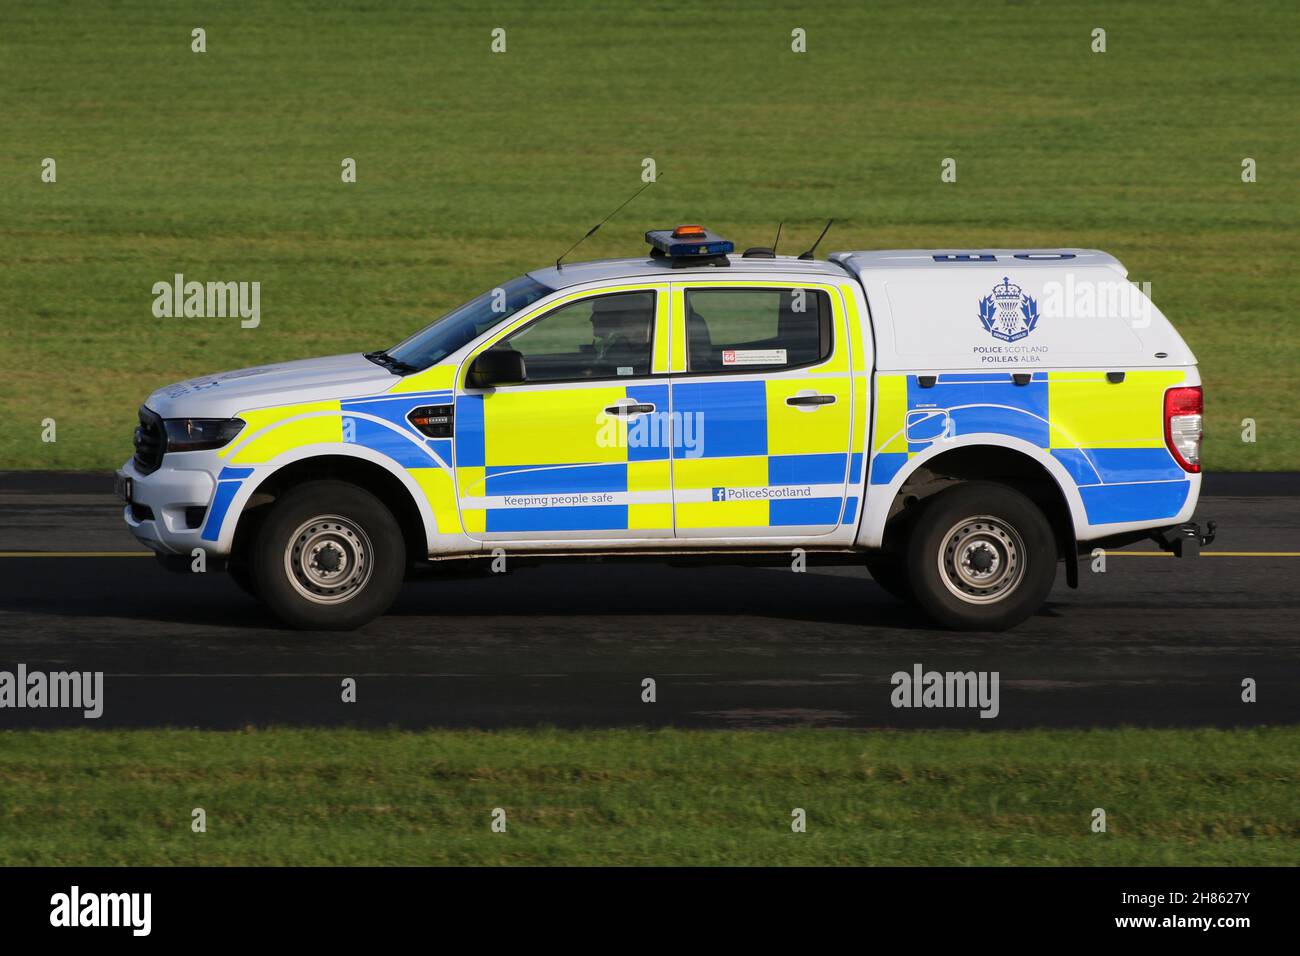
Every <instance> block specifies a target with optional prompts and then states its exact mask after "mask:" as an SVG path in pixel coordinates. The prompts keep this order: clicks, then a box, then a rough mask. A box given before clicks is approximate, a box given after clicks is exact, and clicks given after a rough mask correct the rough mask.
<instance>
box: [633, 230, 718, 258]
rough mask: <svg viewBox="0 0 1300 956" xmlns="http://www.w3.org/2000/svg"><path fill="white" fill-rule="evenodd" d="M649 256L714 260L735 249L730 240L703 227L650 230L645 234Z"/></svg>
mask: <svg viewBox="0 0 1300 956" xmlns="http://www.w3.org/2000/svg"><path fill="white" fill-rule="evenodd" d="M645 241H646V242H648V243H650V249H651V253H650V254H651V255H653V256H666V257H667V258H669V259H674V260H676V259H716V258H717V257H719V256H725V255H727V253H729V252H732V251H733V250H734V249H735V248H736V247H735V245H733V244H732V242H731V240H729V239H723V238H722V237H721V236H719V235H717V234H716V233H712V232H709V230H707V229H705V228H704V227H703V226H678V227H677V228H676V229H652V230H650V231H649V232H647V233H646V234H645Z"/></svg>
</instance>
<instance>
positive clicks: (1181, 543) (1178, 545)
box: [1154, 521, 1216, 558]
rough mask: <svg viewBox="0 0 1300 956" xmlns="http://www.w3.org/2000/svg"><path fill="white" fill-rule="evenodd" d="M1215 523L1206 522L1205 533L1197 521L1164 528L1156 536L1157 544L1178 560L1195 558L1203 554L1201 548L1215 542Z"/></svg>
mask: <svg viewBox="0 0 1300 956" xmlns="http://www.w3.org/2000/svg"><path fill="white" fill-rule="evenodd" d="M1215 527H1216V525H1215V523H1214V522H1213V521H1207V522H1205V533H1204V534H1202V533H1201V526H1200V525H1198V524H1197V523H1196V522H1195V521H1189V522H1187V523H1186V524H1178V525H1174V526H1173V527H1172V528H1164V529H1162V530H1160V531H1159V532H1157V533H1156V534H1155V536H1154V537H1155V542H1156V544H1158V545H1160V547H1161V548H1163V549H1164V550H1165V551H1172V552H1173V554H1174V557H1176V558H1194V557H1196V556H1197V555H1199V554H1200V553H1201V548H1203V547H1205V546H1206V545H1207V544H1209V543H1210V542H1211V541H1213V540H1214V530H1215Z"/></svg>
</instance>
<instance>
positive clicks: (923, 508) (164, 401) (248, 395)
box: [119, 226, 1208, 630]
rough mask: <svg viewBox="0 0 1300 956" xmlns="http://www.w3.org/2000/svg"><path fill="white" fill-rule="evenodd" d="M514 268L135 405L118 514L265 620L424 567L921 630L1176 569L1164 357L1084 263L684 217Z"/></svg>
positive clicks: (1191, 537)
mask: <svg viewBox="0 0 1300 956" xmlns="http://www.w3.org/2000/svg"><path fill="white" fill-rule="evenodd" d="M646 238H647V241H648V242H649V243H650V245H651V254H650V255H649V256H648V257H643V258H635V259H616V260H605V261H595V262H582V263H573V264H568V265H562V264H559V263H557V264H556V266H554V267H548V268H543V269H539V270H537V271H535V272H530V273H528V274H526V275H522V276H519V277H518V278H516V279H512V280H510V281H509V282H505V283H503V284H502V285H500V286H498V287H496V288H494V289H490V290H488V291H487V292H484V293H483V294H482V295H480V296H479V297H478V298H475V299H472V300H471V301H469V302H467V303H465V304H464V305H462V306H460V307H459V308H457V309H455V310H453V311H452V312H450V313H448V314H447V315H445V316H443V317H442V318H440V319H438V320H437V321H436V322H434V323H433V324H432V325H430V326H428V327H427V328H425V329H422V330H421V331H419V332H416V333H415V334H414V335H412V336H410V337H409V338H407V339H406V340H405V341H403V342H401V343H399V344H397V345H395V346H393V347H392V348H389V349H387V350H386V351H379V352H371V353H368V354H352V355H338V356H334V357H331V358H319V359H309V360H306V361H296V362H288V363H284V364H276V365H266V366H259V367H256V368H249V369H242V370H240V371H234V372H225V373H222V374H215V375H211V376H205V377H202V378H196V379H192V380H190V381H186V382H181V383H179V384H176V385H171V386H168V387H166V388H163V389H160V390H159V391H157V392H155V393H154V394H153V395H151V396H150V397H149V399H148V400H147V401H146V402H145V404H144V405H143V406H142V407H141V408H140V412H139V427H138V428H137V429H136V432H135V455H134V457H133V458H132V459H131V460H130V461H128V462H127V463H126V464H125V465H124V466H123V467H122V469H121V472H120V474H119V488H120V489H121V493H122V494H123V496H124V498H125V501H126V507H125V519H126V522H127V524H128V525H129V526H130V528H131V530H132V531H133V532H134V534H135V536H136V537H137V538H139V539H140V540H141V541H142V542H144V543H145V544H146V545H148V546H149V547H150V548H152V549H154V550H155V551H156V552H157V553H158V554H159V555H160V556H163V557H164V560H165V563H166V561H167V559H168V557H169V556H170V561H171V562H172V563H177V562H179V563H181V564H182V565H185V566H188V564H189V562H190V560H191V557H192V556H197V554H198V552H197V551H196V549H202V551H203V552H204V553H205V555H206V557H207V558H208V560H209V561H212V562H215V564H218V565H224V566H225V567H226V568H227V569H228V570H229V571H230V573H231V574H232V575H233V576H234V578H235V580H236V581H237V582H238V583H239V584H240V586H242V587H243V588H244V589H245V590H247V591H248V592H250V593H251V594H253V595H255V596H256V597H258V598H259V599H260V600H262V601H264V602H265V603H266V604H267V605H269V606H270V608H271V609H272V610H273V611H274V612H275V613H276V614H277V615H278V616H279V617H280V618H281V619H282V620H283V621H285V622H286V623H288V624H290V625H292V626H295V627H301V628H316V629H351V628H355V627H358V626H359V625H362V624H364V623H366V622H367V621H370V620H371V619H373V618H374V617H376V616H377V615H379V614H382V613H383V612H384V611H385V610H386V609H387V608H388V606H389V604H390V603H391V602H392V601H393V599H394V597H395V596H396V594H397V592H398V589H399V587H400V586H401V584H402V582H403V580H404V578H405V577H406V575H407V573H408V572H409V571H411V570H413V569H415V568H416V567H418V566H422V567H428V566H430V565H431V563H438V562H443V561H446V560H449V559H466V558H475V557H478V558H483V557H485V556H491V555H498V556H500V555H502V554H504V555H507V556H509V558H511V559H513V558H514V557H516V556H518V557H527V558H529V559H534V558H540V557H543V556H545V557H568V558H578V557H591V556H599V557H601V558H608V557H610V556H616V555H625V556H626V555H637V556H645V555H659V556H663V558H664V559H665V560H668V561H672V562H677V561H680V560H684V559H687V558H689V559H692V560H697V561H706V562H728V561H733V562H735V561H741V562H744V561H754V560H758V561H772V562H783V563H786V564H789V563H790V562H791V560H792V558H791V555H792V553H794V552H796V551H797V550H801V551H802V552H803V554H804V559H805V560H811V561H820V562H824V563H829V562H837V563H843V562H853V563H857V564H858V565H862V564H865V565H866V566H867V568H868V569H869V570H870V572H871V573H872V575H873V576H874V577H875V578H876V580H877V581H878V582H879V583H880V584H881V585H882V586H883V587H884V588H885V589H886V590H887V591H889V592H890V593H892V594H894V595H896V596H897V597H900V598H902V599H904V600H907V601H910V602H913V603H914V604H915V605H916V606H917V607H919V608H920V609H922V610H923V611H924V612H926V613H927V614H928V615H929V616H931V617H932V618H933V619H934V620H936V621H937V622H939V623H941V624H943V625H946V626H948V627H953V628H961V629H981V630H999V629H1004V628H1008V627H1011V626H1013V625H1015V624H1017V623H1018V622H1020V621H1022V620H1024V619H1025V618H1026V617H1027V616H1029V615H1030V614H1033V613H1034V612H1035V611H1036V610H1037V609H1038V608H1039V607H1040V606H1041V605H1042V603H1043V601H1044V600H1045V598H1046V597H1047V594H1048V591H1049V590H1050V588H1051V587H1052V584H1053V581H1054V579H1055V577H1056V573H1057V565H1058V564H1059V563H1062V562H1064V565H1065V570H1066V574H1067V580H1068V582H1069V583H1070V585H1071V586H1077V581H1078V570H1077V559H1078V557H1079V556H1080V555H1084V554H1087V553H1089V552H1090V551H1091V550H1092V549H1094V548H1097V547H1108V546H1109V547H1114V546H1118V545H1121V544H1125V543H1129V542H1132V541H1136V540H1139V539H1142V538H1147V537H1150V538H1153V539H1154V540H1156V541H1157V542H1159V543H1160V544H1161V545H1162V546H1163V547H1165V548H1166V549H1167V550H1174V551H1176V552H1182V551H1188V552H1189V553H1194V551H1195V549H1196V547H1197V546H1198V545H1199V544H1200V543H1204V542H1205V541H1207V540H1208V537H1206V536H1202V535H1201V534H1200V532H1199V529H1198V528H1197V527H1196V526H1195V525H1193V524H1191V523H1190V522H1189V519H1190V518H1191V516H1192V511H1193V509H1194V508H1195V506H1196V501H1197V496H1198V493H1199V490H1200V481H1201V476H1200V466H1199V456H1200V445H1201V431H1202V414H1201V413H1202V397H1201V388H1200V377H1199V375H1198V374H1197V369H1196V360H1195V358H1194V357H1193V355H1192V353H1191V352H1190V351H1189V349H1188V348H1187V346H1186V345H1185V344H1184V343H1183V340H1182V338H1180V337H1179V335H1178V333H1177V332H1176V331H1174V329H1173V327H1172V326H1171V325H1170V323H1169V322H1168V320H1166V318H1165V317H1164V316H1163V315H1162V314H1161V313H1160V312H1159V310H1158V309H1156V307H1155V306H1154V305H1153V304H1152V302H1151V300H1150V298H1149V297H1148V296H1146V295H1145V294H1144V293H1143V292H1142V291H1141V290H1139V289H1138V288H1137V287H1136V286H1135V285H1134V284H1133V283H1130V282H1129V281H1128V280H1127V279H1126V272H1125V269H1124V267H1123V266H1122V265H1120V263H1119V262H1118V261H1116V260H1115V259H1114V258H1112V257H1111V256H1109V255H1107V254H1105V253H1103V252H1098V251H1095V250H1089V249H1052V250H1020V249H1011V250H1002V249H999V250H975V251H951V250H940V251H932V250H912V251H871V252H840V253H835V254H832V255H831V256H830V257H829V259H828V260H817V259H814V258H813V257H812V256H811V255H810V254H808V253H805V254H804V255H803V256H800V257H792V256H778V255H775V254H774V252H773V251H772V250H771V249H766V248H756V249H750V250H748V251H746V252H745V253H744V254H743V255H736V254H733V246H732V244H731V243H730V242H728V241H727V240H725V239H722V238H720V237H719V236H717V235H715V234H713V233H712V232H710V231H708V230H706V229H703V228H701V227H699V226H679V227H677V228H676V229H672V230H667V229H665V230H656V231H652V232H649V233H647V234H646Z"/></svg>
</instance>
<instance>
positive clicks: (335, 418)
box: [222, 401, 343, 464]
mask: <svg viewBox="0 0 1300 956" xmlns="http://www.w3.org/2000/svg"><path fill="white" fill-rule="evenodd" d="M300 416H306V417H300ZM239 417H240V418H242V419H243V420H244V422H246V425H245V426H244V430H243V432H241V433H240V435H239V438H236V439H235V441H234V442H233V443H232V444H231V446H230V447H229V448H228V449H226V450H225V451H223V452H222V456H223V457H228V458H229V460H230V462H231V464H250V463H254V462H262V461H270V460H271V459H272V458H274V457H275V456H276V455H279V454H281V453H283V452H286V451H289V450H291V449H294V448H300V447H302V446H303V445H316V444H321V443H334V444H339V443H342V441H343V420H342V418H341V417H340V414H339V403H338V402H336V401H335V402H306V403H303V404H301V405H281V406H279V407H277V408H263V409H255V410H253V411H246V412H241V413H240V415H239ZM277 423H278V424H277ZM262 429H267V430H266V431H265V432H264V433H263V434H261V435H258V436H257V437H256V438H254V439H253V440H252V441H250V442H248V443H247V444H246V445H241V444H240V440H241V439H244V438H247V437H248V436H251V435H256V434H257V433H258V432H259V431H261V430H262Z"/></svg>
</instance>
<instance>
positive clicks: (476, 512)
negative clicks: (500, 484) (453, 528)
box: [461, 508, 487, 534]
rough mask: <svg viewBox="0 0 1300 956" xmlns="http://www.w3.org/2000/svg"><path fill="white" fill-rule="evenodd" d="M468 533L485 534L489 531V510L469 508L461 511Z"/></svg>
mask: <svg viewBox="0 0 1300 956" xmlns="http://www.w3.org/2000/svg"><path fill="white" fill-rule="evenodd" d="M461 520H462V521H464V522H465V533H466V534H483V533H484V532H486V531H487V512H486V511H484V510H483V509H482V508H467V509H465V510H464V511H463V512H461Z"/></svg>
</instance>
